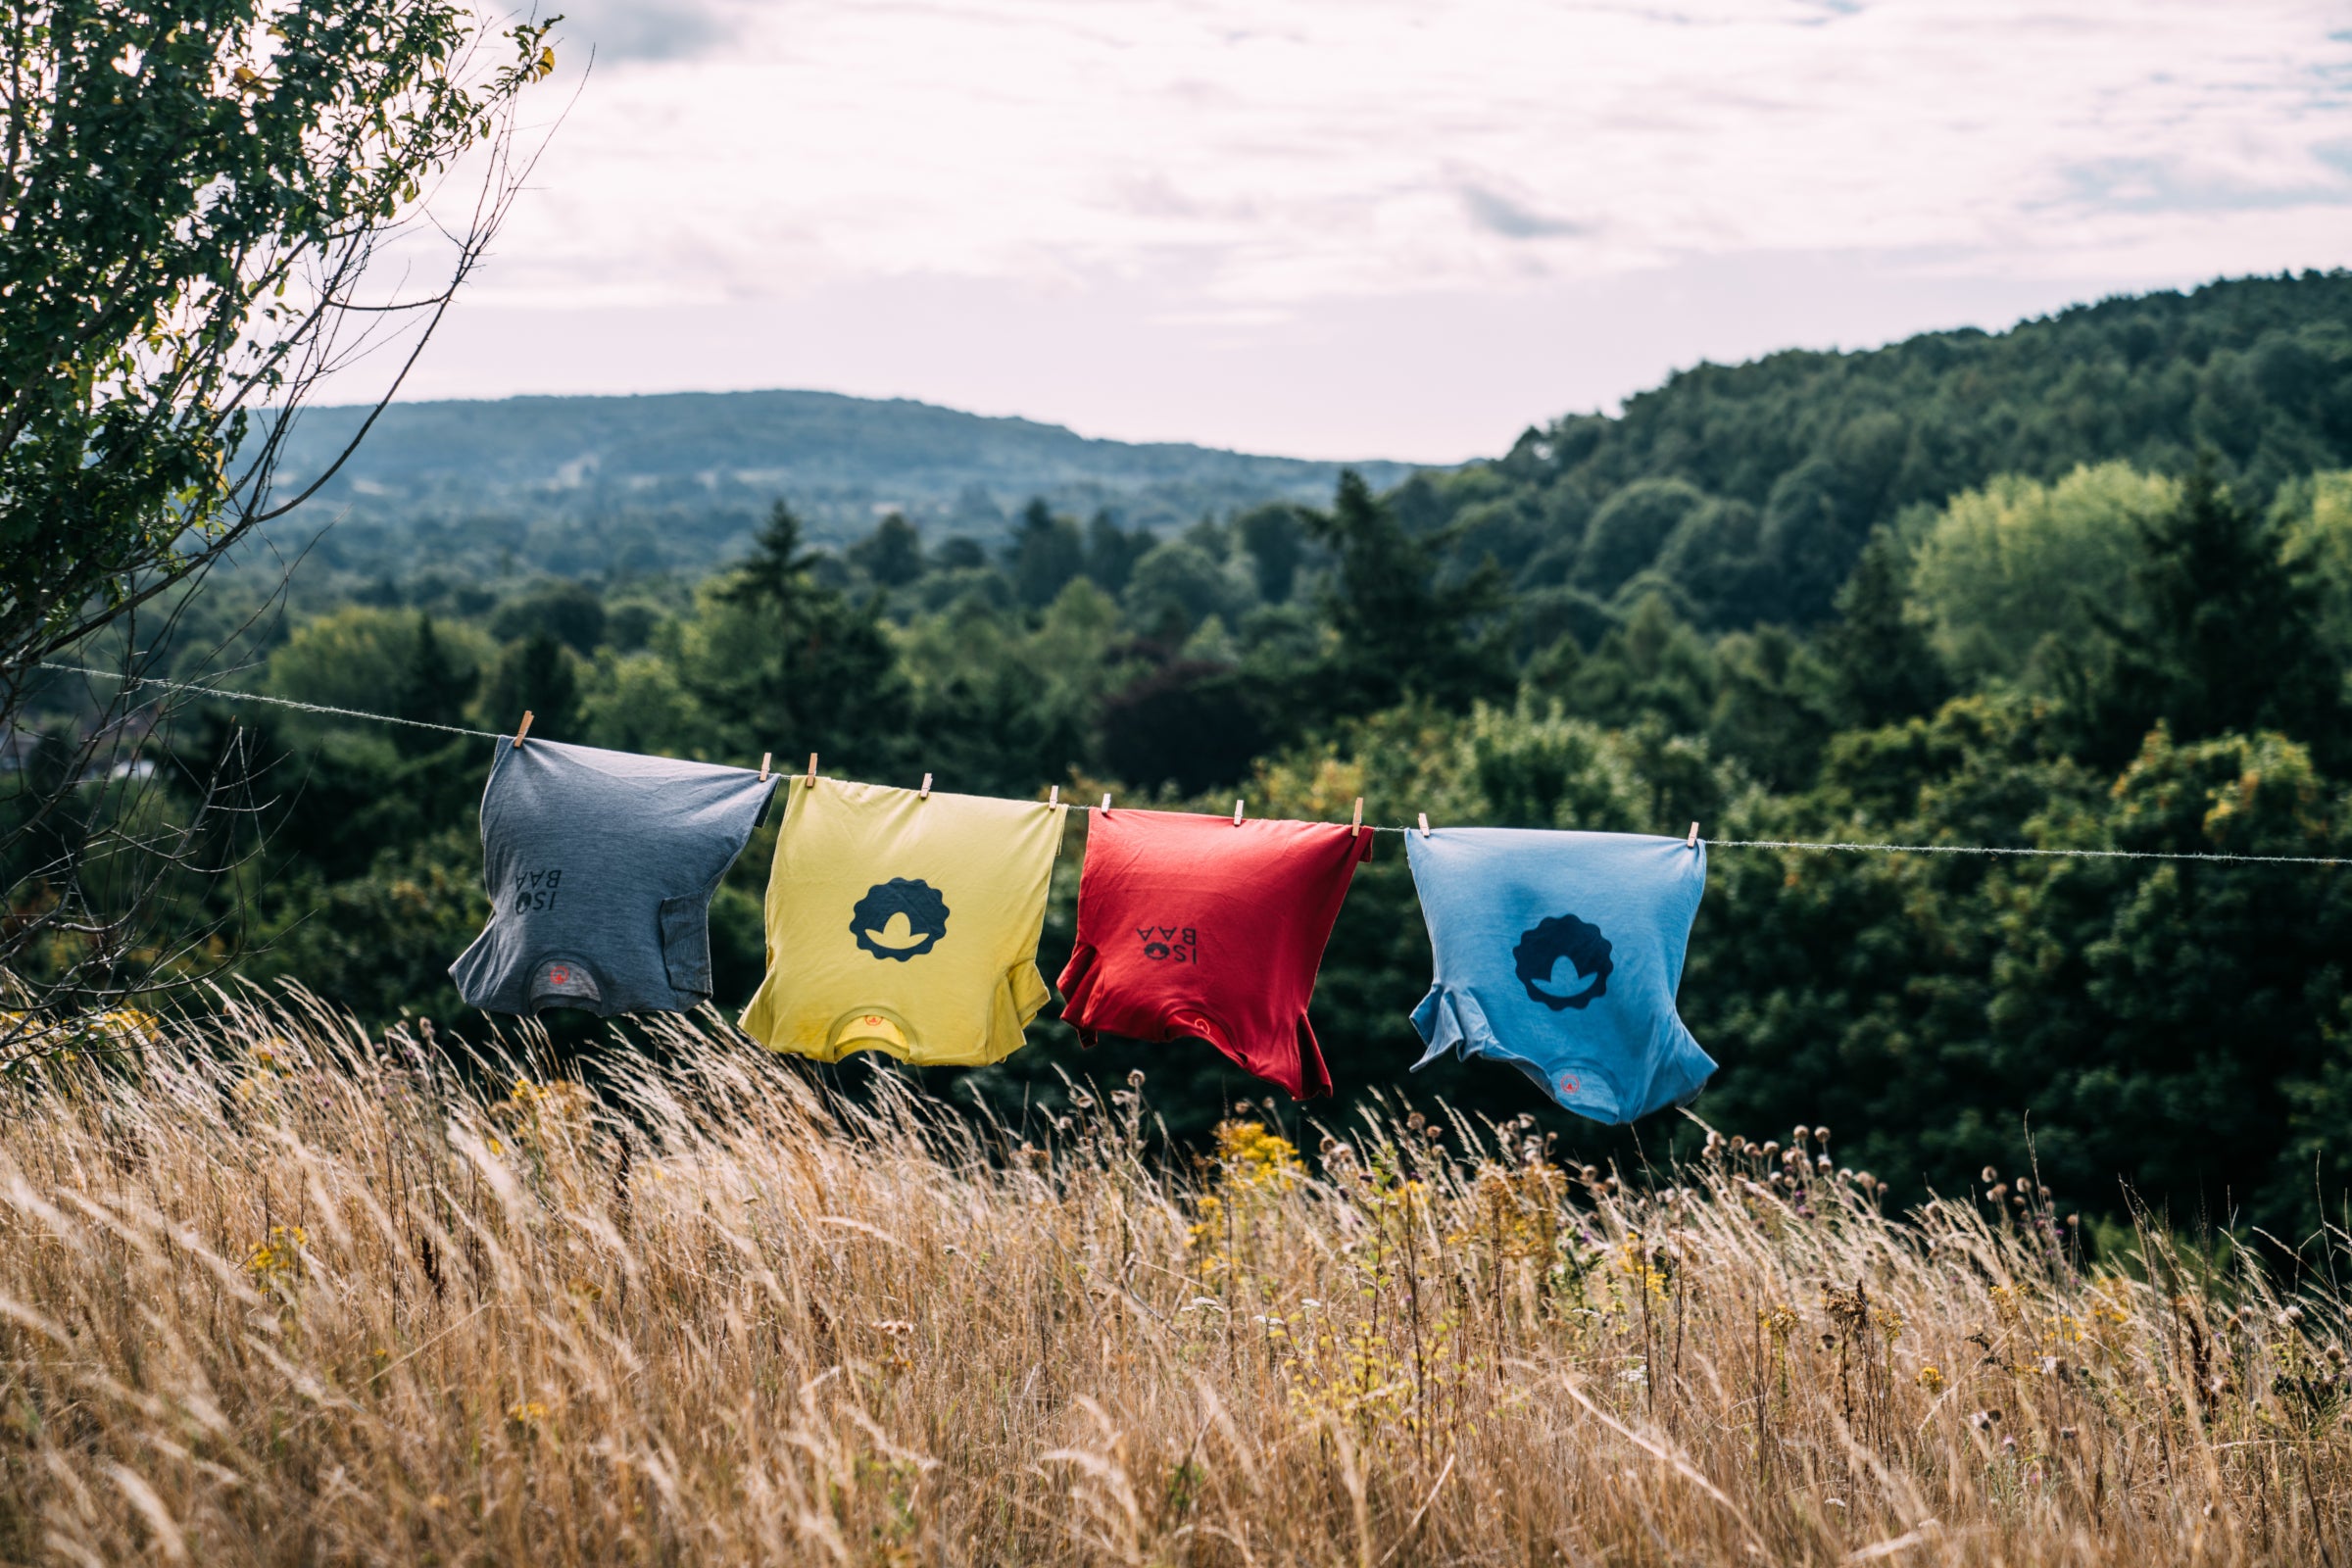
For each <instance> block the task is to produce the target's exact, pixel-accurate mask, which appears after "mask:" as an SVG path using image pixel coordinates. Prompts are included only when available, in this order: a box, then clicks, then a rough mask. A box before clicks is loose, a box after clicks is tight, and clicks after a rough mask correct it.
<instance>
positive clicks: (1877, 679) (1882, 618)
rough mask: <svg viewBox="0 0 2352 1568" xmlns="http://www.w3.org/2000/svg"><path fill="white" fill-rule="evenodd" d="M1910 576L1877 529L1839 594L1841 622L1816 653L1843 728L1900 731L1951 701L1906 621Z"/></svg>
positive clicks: (1924, 642) (1889, 539) (1917, 630)
mask: <svg viewBox="0 0 2352 1568" xmlns="http://www.w3.org/2000/svg"><path fill="white" fill-rule="evenodd" d="M1910 576H1911V568H1910V561H1909V559H1908V557H1907V556H1906V554H1905V552H1904V550H1903V547H1902V544H1901V542H1900V541H1899V540H1897V539H1896V538H1895V536H1894V534H1893V532H1892V530H1890V529H1887V528H1881V529H1879V530H1877V531H1876V532H1875V533H1873V534H1872V535H1871V536H1870V541H1869V543H1867V544H1865V545H1864V546H1863V547H1862V556H1861V559H1860V560H1858V561H1857V562H1855V564H1854V571H1853V575H1852V576H1850V577H1848V578H1847V579H1846V581H1845V586H1844V587H1842V588H1840V589H1839V590H1838V619H1837V620H1835V621H1834V622H1832V623H1831V624H1830V626H1829V627H1828V628H1827V629H1826V630H1825V631H1823V633H1822V634H1821V641H1820V645H1819V651H1820V655H1821V661H1822V663H1823V665H1824V667H1825V668H1826V669H1827V671H1828V674H1829V683H1830V697H1831V701H1832V704H1833V705H1834V707H1835V708H1836V710H1837V711H1838V716H1839V717H1841V718H1843V719H1844V720H1845V721H1846V722H1847V723H1848V724H1853V725H1859V726H1861V727H1864V728H1869V729H1876V728H1877V727H1878V726H1880V725H1882V724H1892V723H1897V722H1899V721H1901V720H1903V719H1906V718H1912V717H1916V716H1918V715H1920V714H1923V713H1932V712H1934V711H1936V708H1937V707H1938V706H1939V705H1941V703H1942V702H1943V700H1944V699H1945V698H1946V697H1949V696H1950V695H1951V682H1950V680H1949V678H1948V677H1947V676H1946V675H1945V673H1944V669H1943V663H1942V662H1941V661H1940V660H1938V659H1937V658H1936V650H1935V649H1934V648H1932V647H1930V646H1929V644H1928V637H1927V632H1926V630H1925V628H1923V627H1922V626H1921V625H1920V624H1919V622H1918V621H1916V620H1914V619H1912V617H1911V615H1910V613H1909V599H1910Z"/></svg>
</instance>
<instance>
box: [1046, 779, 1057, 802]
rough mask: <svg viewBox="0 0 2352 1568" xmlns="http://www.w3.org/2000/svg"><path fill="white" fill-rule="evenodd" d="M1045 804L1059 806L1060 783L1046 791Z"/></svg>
mask: <svg viewBox="0 0 2352 1568" xmlns="http://www.w3.org/2000/svg"><path fill="white" fill-rule="evenodd" d="M1046 804H1047V805H1048V806H1059V805H1060V804H1061V786H1060V785H1058V784H1056V785H1054V787H1053V788H1052V789H1050V790H1048V791H1046Z"/></svg>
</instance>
